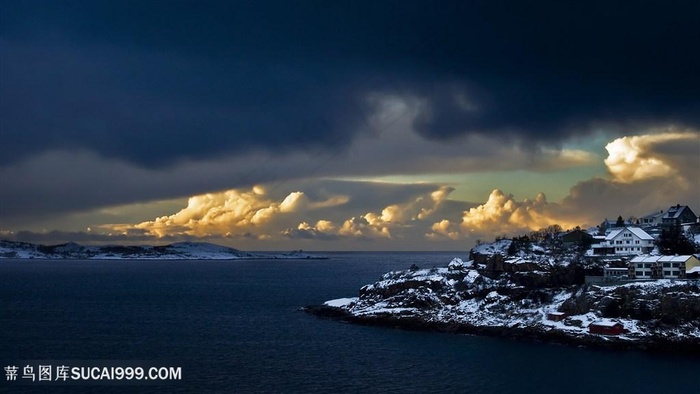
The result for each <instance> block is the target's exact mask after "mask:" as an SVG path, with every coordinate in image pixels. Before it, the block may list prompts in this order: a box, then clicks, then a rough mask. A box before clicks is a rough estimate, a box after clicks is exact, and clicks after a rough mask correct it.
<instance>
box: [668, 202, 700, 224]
mask: <svg viewBox="0 0 700 394" xmlns="http://www.w3.org/2000/svg"><path fill="white" fill-rule="evenodd" d="M697 221H698V217H697V215H695V213H694V212H693V211H692V210H691V209H690V207H689V206H687V205H680V204H676V205H675V206H672V207H670V208H668V210H667V211H666V213H665V214H664V216H662V217H661V223H662V224H663V225H664V226H673V225H675V224H684V223H691V224H694V223H697Z"/></svg>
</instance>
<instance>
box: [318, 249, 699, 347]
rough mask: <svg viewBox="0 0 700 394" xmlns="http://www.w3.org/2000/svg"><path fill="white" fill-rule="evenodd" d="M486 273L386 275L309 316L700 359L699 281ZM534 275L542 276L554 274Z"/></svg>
mask: <svg viewBox="0 0 700 394" xmlns="http://www.w3.org/2000/svg"><path fill="white" fill-rule="evenodd" d="M477 268H480V269H479V270H477ZM483 268H484V267H483V266H482V267H477V266H475V264H474V263H473V262H472V261H469V262H463V261H462V260H460V259H454V260H453V261H452V262H450V263H449V265H448V266H447V267H445V268H431V269H416V268H415V267H414V269H409V270H406V271H396V272H389V273H387V274H385V275H383V277H382V278H381V279H380V280H379V281H377V282H375V283H373V284H368V285H366V286H363V287H362V288H361V289H360V291H359V296H358V297H352V298H341V299H336V300H330V301H327V302H325V304H323V305H320V306H312V307H308V308H305V309H306V310H307V311H308V312H309V313H312V314H315V315H318V316H321V317H333V318H338V319H341V320H344V321H348V322H352V323H360V324H369V325H381V326H389V327H398V328H405V329H411V330H430V331H443V332H455V333H467V334H483V335H491V336H504V337H513V338H524V339H532V340H539V341H548V342H553V343H562V344H572V345H584V346H601V347H611V348H640V349H651V350H661V351H674V352H675V351H681V352H687V353H691V354H696V355H700V287H699V284H698V282H697V281H671V280H658V281H648V282H630V283H626V284H623V285H604V284H597V285H596V284H590V285H585V284H579V285H576V284H574V285H567V286H551V285H548V283H551V281H550V282H548V281H539V282H537V283H536V284H534V285H523V284H522V281H521V280H520V279H518V278H517V277H518V276H520V274H522V272H513V273H510V274H501V275H500V276H498V277H497V278H495V279H492V278H489V277H487V276H485V275H483V274H482V273H481V272H480V270H481V271H482V272H483ZM531 268H533V271H535V272H537V275H539V276H543V277H547V276H548V275H549V274H550V273H551V272H553V271H554V269H553V270H550V271H549V272H548V271H538V270H537V269H536V267H531ZM591 323H596V324H601V325H608V326H611V325H613V324H615V323H619V324H621V325H622V326H623V327H624V331H625V332H624V333H622V334H619V335H601V334H594V333H591V332H589V325H590V324H591Z"/></svg>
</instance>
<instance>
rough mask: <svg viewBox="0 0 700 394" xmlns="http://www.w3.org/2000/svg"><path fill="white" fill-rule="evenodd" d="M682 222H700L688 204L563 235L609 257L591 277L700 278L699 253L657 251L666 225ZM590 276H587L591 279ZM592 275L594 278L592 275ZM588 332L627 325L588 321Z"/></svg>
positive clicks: (615, 331)
mask: <svg viewBox="0 0 700 394" xmlns="http://www.w3.org/2000/svg"><path fill="white" fill-rule="evenodd" d="M676 225H681V226H682V227H683V228H689V227H693V226H695V227H696V228H697V227H698V226H700V221H699V218H698V216H697V215H695V213H694V212H693V211H692V210H691V209H690V207H689V206H687V205H680V204H678V205H674V206H671V207H669V209H667V210H666V211H659V212H654V213H651V214H649V215H647V216H644V217H642V218H640V219H638V220H636V221H634V223H631V222H630V221H623V220H621V218H619V219H618V220H617V221H616V222H611V221H609V220H607V219H606V220H605V221H603V223H601V224H600V225H599V226H598V227H597V228H595V229H591V230H589V231H588V232H586V231H583V230H573V231H569V232H567V233H564V234H563V235H562V236H561V239H562V242H563V243H564V244H565V245H566V244H568V245H573V244H579V245H580V244H586V245H590V250H589V251H588V256H589V257H590V258H595V259H602V260H606V261H607V262H608V264H606V267H605V268H604V269H603V277H602V278H599V277H598V278H597V279H595V280H592V281H598V280H600V279H602V280H603V281H620V280H645V279H647V280H651V279H690V278H700V260H698V256H697V255H674V256H668V255H659V254H654V253H653V252H654V251H655V242H656V240H657V239H658V238H659V236H660V235H661V232H662V231H663V229H664V228H670V227H672V226H676ZM589 278H590V277H587V278H586V280H587V281H589ZM590 279H593V278H590ZM567 317H568V316H567V314H566V313H563V312H551V313H549V314H547V319H548V320H552V321H561V320H564V319H566V318H567ZM588 332H589V333H591V334H598V335H621V334H625V333H626V332H627V329H625V327H624V325H623V324H622V323H620V322H618V321H614V320H601V321H596V322H593V323H591V324H590V325H588Z"/></svg>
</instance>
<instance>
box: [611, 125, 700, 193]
mask: <svg viewBox="0 0 700 394" xmlns="http://www.w3.org/2000/svg"><path fill="white" fill-rule="evenodd" d="M674 145H675V146H678V145H686V146H687V145H690V146H693V145H694V146H695V147H696V153H697V149H698V148H697V147H698V146H700V133H697V132H691V131H684V132H680V131H675V130H673V129H671V131H669V132H666V133H662V134H647V135H637V136H626V137H622V138H618V139H616V140H614V141H612V142H610V143H609V144H607V145H606V146H605V149H606V150H607V151H608V157H607V158H606V159H605V165H606V166H607V167H608V170H609V171H610V174H611V175H612V176H613V180H615V181H618V182H623V183H630V182H635V181H640V180H644V179H648V178H653V177H671V176H673V177H675V176H677V175H678V170H679V169H678V166H677V163H674V156H675V155H674V154H673V153H674V152H673V151H670V152H669V151H668V150H666V149H660V147H669V146H674Z"/></svg>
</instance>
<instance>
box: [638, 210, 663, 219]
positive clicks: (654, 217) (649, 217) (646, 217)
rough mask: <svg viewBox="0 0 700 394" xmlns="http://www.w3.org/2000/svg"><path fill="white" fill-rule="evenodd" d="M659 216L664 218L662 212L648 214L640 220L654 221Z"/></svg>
mask: <svg viewBox="0 0 700 394" xmlns="http://www.w3.org/2000/svg"><path fill="white" fill-rule="evenodd" d="M661 216H664V211H660V212H654V213H650V214H648V215H646V216H642V217H641V218H640V219H656V218H659V217H661Z"/></svg>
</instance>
